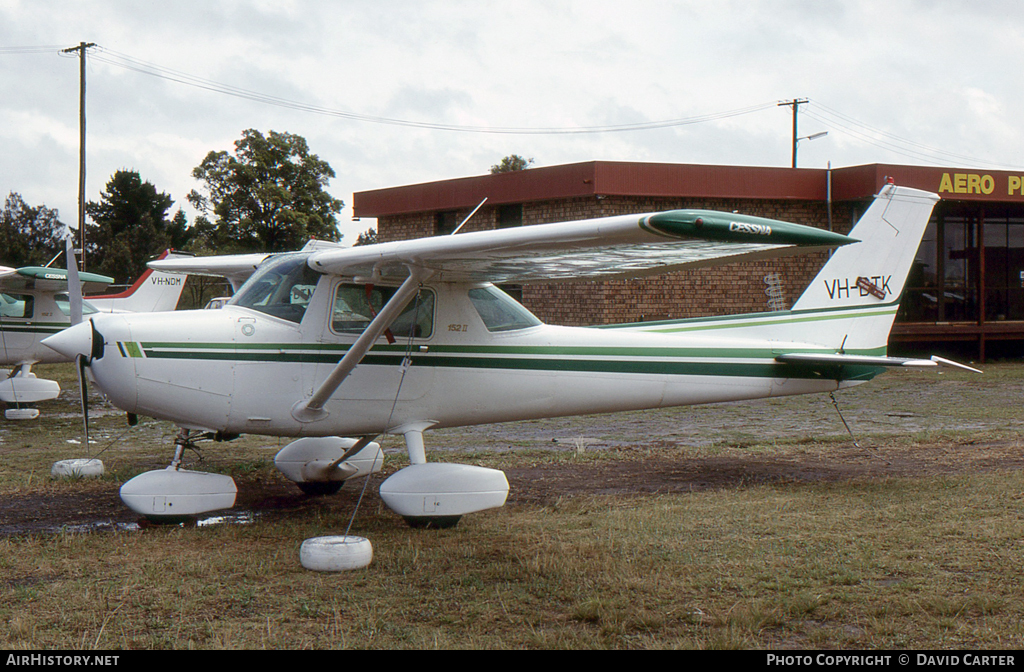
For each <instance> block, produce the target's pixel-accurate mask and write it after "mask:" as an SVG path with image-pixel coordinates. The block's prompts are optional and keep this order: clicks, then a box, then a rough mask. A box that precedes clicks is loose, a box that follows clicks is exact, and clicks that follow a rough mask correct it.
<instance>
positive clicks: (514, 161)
mask: <svg viewBox="0 0 1024 672" xmlns="http://www.w3.org/2000/svg"><path fill="white" fill-rule="evenodd" d="M531 165H533V159H524V158H523V157H521V156H519V155H518V154H511V155H509V156H506V157H505V158H504V159H502V160H501V163H496V164H494V165H493V166H491V175H497V174H498V173H514V172H516V171H519V170H526V169H527V168H529V167H530V166H531Z"/></svg>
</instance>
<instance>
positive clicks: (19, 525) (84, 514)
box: [0, 441, 1024, 536]
mask: <svg viewBox="0 0 1024 672" xmlns="http://www.w3.org/2000/svg"><path fill="white" fill-rule="evenodd" d="M734 452H736V453H739V451H734ZM622 457H623V459H613V458H610V459H601V460H598V461H581V462H579V463H573V462H568V463H566V462H562V463H558V464H543V465H537V466H522V467H512V468H508V469H506V470H505V473H506V475H507V476H508V480H509V484H510V493H509V500H508V501H509V504H512V505H515V504H522V505H545V504H551V503H554V502H555V501H557V500H559V499H563V498H566V497H574V496H580V495H615V496H634V495H649V494H658V493H680V492H697V491H702V490H709V489H720V488H742V487H750V486H756V485H780V484H814V483H829V482H848V481H870V480H880V479H886V478H894V477H914V478H929V477H933V476H938V475H953V474H961V473H962V474H966V473H978V472H985V471H992V470H1021V469H1024V449H1022V447H1021V444H1020V442H1019V441H1004V442H987V443H972V442H961V443H931V444H913V445H910V446H898V447H893V446H885V447H883V448H882V449H880V450H874V449H861V448H856V447H851V448H849V449H832V450H830V452H829V453H828V454H827V455H826V454H823V453H822V452H821V451H816V452H815V451H803V450H800V449H792V450H789V451H783V452H778V453H774V454H772V455H746V454H742V453H740V454H730V455H718V456H709V457H692V456H686V455H685V454H683V453H680V454H679V455H678V456H666V455H664V454H659V453H657V452H655V453H653V454H650V455H631V454H626V453H624V454H623V456H622ZM235 480H236V482H237V484H238V489H239V493H238V500H237V502H236V505H235V509H234V511H236V512H245V513H246V514H247V515H249V516H255V517H260V516H274V515H285V516H290V515H296V516H305V515H310V514H313V513H314V512H316V511H320V512H322V513H323V512H328V511H333V512H341V513H348V512H351V511H352V507H354V506H355V504H356V501H357V500H358V498H359V495H360V493H361V491H362V481H361V480H360V481H355V482H351V483H348V484H346V485H345V487H344V488H343V489H342V490H341V492H340V493H338V494H337V495H332V496H329V497H309V496H306V495H304V494H302V493H301V492H300V491H299V490H298V489H297V488H296V487H295V486H294V485H293V484H291V483H289V482H288V481H286V480H285V479H284V478H283V477H279V476H277V475H274V476H271V477H267V476H262V475H259V476H240V477H236V479H235ZM380 481H381V477H380V476H376V477H374V479H373V481H371V483H370V484H369V486H368V487H367V489H366V493H365V495H364V500H363V506H364V507H366V508H364V509H363V510H364V511H374V510H377V505H378V503H379V496H378V494H377V487H378V486H379V484H380ZM118 488H119V485H118V484H116V483H111V482H106V481H88V480H83V481H79V482H76V483H72V484H63V485H60V486H48V487H46V488H45V489H44V491H42V492H40V491H36V492H32V493H25V494H17V493H15V494H10V495H7V496H4V497H2V498H0V536H8V535H12V534H31V533H47V532H57V531H59V530H60V529H62V528H67V529H74V530H103V529H114V528H118V527H132V526H134V525H137V524H138V523H139V518H138V516H136V515H135V514H134V513H132V512H131V511H130V510H128V509H127V508H126V507H125V506H124V505H123V504H122V503H121V500H120V498H119V497H118Z"/></svg>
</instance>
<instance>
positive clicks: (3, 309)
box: [0, 294, 35, 319]
mask: <svg viewBox="0 0 1024 672" xmlns="http://www.w3.org/2000/svg"><path fill="white" fill-rule="evenodd" d="M34 314H35V297H33V296H32V295H31V294H0V317H15V318H21V319H29V318H31V317H32V316H33V315H34Z"/></svg>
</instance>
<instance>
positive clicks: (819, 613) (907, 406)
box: [0, 364, 1024, 650]
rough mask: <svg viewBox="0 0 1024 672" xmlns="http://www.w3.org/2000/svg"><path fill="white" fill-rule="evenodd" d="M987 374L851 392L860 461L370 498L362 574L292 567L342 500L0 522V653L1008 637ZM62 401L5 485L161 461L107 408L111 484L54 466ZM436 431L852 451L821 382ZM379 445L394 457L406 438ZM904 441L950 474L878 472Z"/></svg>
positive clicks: (1004, 458)
mask: <svg viewBox="0 0 1024 672" xmlns="http://www.w3.org/2000/svg"><path fill="white" fill-rule="evenodd" d="M984 368H985V369H986V373H985V374H984V375H983V376H969V375H966V374H951V375H947V376H943V377H938V378H937V377H935V376H933V375H924V374H910V375H908V376H903V375H892V374H890V375H887V376H884V377H883V378H881V379H879V380H877V381H874V382H873V383H870V384H869V385H866V386H863V387H862V388H857V390H853V391H850V392H844V393H843V394H842V395H838V396H839V399H840V403H841V405H842V408H843V412H844V414H845V416H846V419H847V421H848V422H850V425H851V427H852V428H853V429H854V431H855V432H856V433H857V434H858V440H859V441H860V443H862V444H864V445H865V449H864V450H863V451H859V452H858V453H857V454H858V455H860V457H858V458H857V459H858V460H860V461H870V462H873V463H874V465H875V466H874V469H875V472H873V473H875V475H873V476H871V477H861V476H857V475H856V474H853V472H851V474H853V475H851V477H849V478H844V477H841V476H840V477H831V478H828V479H813V478H812V479H809V480H808V479H804V480H800V479H793V480H792V481H787V480H785V479H782V480H780V481H779V482H758V481H757V480H756V479H752V480H751V481H750V482H748V483H746V484H743V482H742V481H741V482H740V484H736V485H731V486H725V487H706V488H695V489H694V490H693V491H692V492H686V491H679V490H678V489H675V490H670V491H662V492H653V493H647V492H643V491H632V492H631V491H628V489H626V491H624V492H617V493H615V494H605V495H602V494H593V493H592V492H590V491H588V490H586V489H585V488H582V489H580V490H579V491H575V490H573V489H567V490H566V491H565V492H564V494H563V495H562V496H555V497H550V496H549V497H543V498H534V499H530V498H526V499H517V498H516V496H515V495H516V492H515V488H513V493H512V495H510V502H509V504H508V505H507V506H505V507H504V508H502V509H499V510H494V511H489V512H484V513H480V514H475V515H472V516H467V517H466V518H464V519H463V521H462V522H461V523H460V524H459V526H458V527H456V528H455V529H450V530H427V531H424V530H411V529H409V528H407V527H406V526H405V524H404V523H403V522H402V521H401V520H400V519H399V518H398V517H397V516H395V515H394V514H392V513H390V512H389V511H387V510H386V509H385V508H383V507H382V505H381V504H380V500H379V499H378V498H376V497H369V496H368V497H367V501H366V502H365V503H364V504H363V506H362V508H361V509H360V512H359V515H358V516H357V518H356V521H355V524H354V527H353V529H352V533H353V534H358V535H361V536H365V537H367V538H368V539H370V540H371V542H372V544H373V547H374V560H373V563H372V564H371V565H370V566H369V567H368V568H366V569H363V570H356V571H352V572H345V573H329V574H325V573H314V572H310V571H307V570H305V569H303V568H302V567H301V566H300V564H299V560H298V549H299V545H300V544H301V543H302V541H303V540H304V539H306V538H308V537H312V536H319V535H323V534H341V533H342V532H343V531H344V530H345V527H346V526H347V525H348V522H349V516H350V514H351V509H350V507H345V506H335V507H330V506H303V507H300V508H298V509H296V508H288V507H284V508H283V509H282V510H281V511H280V512H278V513H276V514H275V515H264V516H261V517H258V518H257V519H256V520H255V521H254V522H251V523H248V524H219V525H209V526H201V527H200V526H173V527H171V526H163V527H149V528H146V529H142V530H138V529H129V530H110V529H105V530H102V531H91V532H80V531H72V530H71V529H69V528H65V529H62V530H59V531H56V532H47V533H39V532H33V533H12V534H8V535H6V536H3V537H0V648H6V649H19V648H31V649H39V648H58V649H90V648H99V649H111V648H126V649H128V648H131V649H138V648H143V649H154V648H174V649H186V648H246V649H252V648H328V647H330V648H335V647H341V648H694V649H736V648H743V649H753V648H813V649H823V648H867V649H876V648H877V649H882V648H884V649H893V648H900V649H912V648H918V649H920V648H929V649H933V648H968V649H989V650H991V649H1016V648H1020V647H1021V646H1022V645H1024V626H1022V623H1024V593H1022V592H1021V590H1020V564H1021V558H1022V557H1024V517H1022V515H1021V514H1022V506H1024V494H1022V493H1024V472H1022V471H1021V468H1020V466H1019V465H1020V464H1021V461H1020V459H1018V458H1020V457H1021V454H1022V452H1024V450H1022V444H1021V440H1020V437H1021V429H1022V426H1024V423H1022V420H1024V418H1022V417H1021V412H1020V411H1021V402H1022V401H1024V365H1019V364H999V365H992V366H987V367H984ZM46 373H49V372H46ZM57 373H59V374H60V375H65V376H66V375H67V371H66V370H63V369H60V370H58V371H57ZM41 375H44V372H41ZM71 376H72V380H71V381H65V383H64V386H65V387H66V388H67V389H68V390H74V383H73V372H72V374H71ZM72 397H73V395H71V396H69V397H68V398H66V399H62V400H60V403H57V402H55V403H54V405H53V406H52V407H50V408H42V410H43V413H44V416H48V417H42V418H40V419H39V420H37V421H34V422H32V423H21V424H16V423H9V422H8V423H4V424H3V428H2V429H0V440H2V442H0V455H2V464H0V501H2V499H8V500H9V501H13V500H14V499H24V498H26V497H34V496H39V497H41V498H52V499H60V498H62V497H67V496H69V495H71V494H75V493H81V492H83V491H96V492H101V493H107V492H109V493H111V494H110V497H111V499H112V500H113V501H112V506H114V505H117V504H119V503H117V502H116V486H117V484H118V483H119V482H121V481H123V480H124V478H127V477H130V476H131V475H133V474H134V473H138V472H139V471H143V470H145V469H148V468H153V467H154V466H162V465H164V464H166V462H167V460H168V459H169V457H170V448H169V437H170V436H171V435H172V434H173V428H172V427H170V426H167V425H164V424H162V423H155V422H144V423H142V425H141V426H140V427H138V428H134V429H133V430H131V432H129V433H127V434H126V433H125V429H124V427H123V424H124V423H123V420H122V419H121V418H120V417H118V416H117V415H116V414H113V413H110V414H108V415H103V416H102V417H99V418H97V420H96V434H97V436H98V438H99V441H100V444H98V445H100V446H103V447H104V449H105V452H104V454H103V459H104V461H105V462H106V463H107V464H108V469H109V470H110V473H109V474H108V476H106V477H105V478H104V479H103V480H102V481H99V482H84V481H78V482H75V481H57V480H53V479H51V478H50V477H49V475H48V472H49V465H50V464H51V463H52V461H53V460H54V459H61V458H64V457H71V456H82V454H81V450H82V447H81V445H80V444H79V445H76V444H73V443H71V444H69V443H67V442H68V441H73V440H75V438H77V437H79V434H80V422H79V420H78V418H77V416H75V414H74V412H73V410H74V409H73V401H74V400H73V398H72ZM428 441H430V443H428V451H429V450H430V449H432V448H436V447H441V446H443V447H445V448H447V449H448V450H449V451H457V452H459V453H460V454H458V455H457V456H453V455H451V454H445V453H444V452H443V451H442V452H441V454H440V455H438V453H436V452H435V453H433V456H434V457H439V459H458V461H463V462H469V463H476V464H486V465H487V466H496V467H499V468H506V469H510V470H511V469H516V468H519V467H522V466H523V465H524V464H528V465H530V466H533V467H538V468H541V469H548V470H551V473H555V472H556V471H557V470H560V469H577V470H582V469H584V468H594V469H596V468H600V469H602V470H603V473H611V474H614V473H615V469H616V468H619V467H621V468H623V469H625V467H626V466H627V465H635V464H641V465H645V464H654V463H657V464H664V463H665V462H666V461H668V462H671V461H673V460H680V461H681V460H690V461H696V462H698V463H699V461H700V460H701V459H705V458H707V459H712V458H714V459H723V458H725V459H731V458H736V459H740V458H742V457H743V456H749V455H756V456H759V459H762V460H764V462H770V463H774V464H782V465H792V466H793V469H794V473H795V472H796V471H797V470H799V469H800V467H801V466H802V465H805V464H806V463H807V461H808V460H809V459H811V458H813V459H815V460H818V459H824V460H826V461H827V460H830V459H834V460H836V461H838V462H844V463H846V462H848V460H849V453H850V451H851V441H850V439H849V437H847V436H846V430H845V428H844V427H843V426H842V424H841V422H839V420H838V419H837V416H836V415H835V412H834V410H833V409H832V408H831V405H830V403H829V402H828V399H827V397H825V398H824V400H823V399H822V398H821V397H813V398H812V397H796V398H792V399H781V400H771V401H768V402H764V403H758V404H743V405H741V404H730V405H716V406H713V407H711V406H709V407H702V408H695V409H679V410H676V411H672V412H657V413H642V414H621V415H615V416H607V417H592V418H577V419H569V420H553V421H544V422H537V423H517V424H516V425H506V426H500V427H492V428H469V429H462V430H446V431H445V432H437V433H436V434H434V435H431V436H430V437H428ZM271 444H273V445H271ZM108 445H109V447H108ZM231 445H232V448H231V449H230V450H228V449H226V448H224V449H221V448H218V447H211V448H209V450H208V451H207V452H209V453H210V455H209V456H208V459H209V460H210V464H211V465H213V467H214V468H217V469H220V470H224V471H228V472H230V473H232V474H233V475H235V476H236V478H237V479H238V480H239V481H240V482H243V481H244V482H246V483H269V482H275V481H276V479H279V478H280V477H279V476H278V475H277V474H276V472H274V470H273V469H272V467H271V465H270V460H271V459H272V456H273V453H274V451H275V450H276V449H277V440H276V439H275V440H272V441H266V440H262V441H261V440H258V439H257V438H252V437H246V438H243V440H242V442H240V443H238V444H231ZM386 446H387V452H388V453H389V462H394V463H395V466H396V467H397V466H401V463H402V459H403V458H402V455H401V449H400V446H399V444H398V443H397V442H395V441H394V440H393V439H388V443H387V444H386ZM76 451H77V452H76ZM964 455H968V456H970V457H969V458H964V457H962V456H964ZM907 456H917V457H920V461H919V462H915V464H918V463H920V464H940V463H941V467H942V468H939V469H930V470H929V471H928V473H922V474H915V473H907V470H905V469H904V470H895V469H894V470H893V471H892V473H891V474H889V473H888V472H887V471H886V466H885V465H886V464H887V462H891V463H892V464H896V463H897V461H896V458H900V459H903V458H906V457H907ZM655 461H657V462H655ZM208 466H209V465H208ZM878 473H881V475H878ZM538 485H540V484H538ZM352 487H353V486H351V485H350V486H346V490H345V491H343V493H345V492H347V491H349V490H350V488H352ZM349 499H350V500H351V501H354V497H353V496H352V495H351V494H349ZM0 510H3V509H0Z"/></svg>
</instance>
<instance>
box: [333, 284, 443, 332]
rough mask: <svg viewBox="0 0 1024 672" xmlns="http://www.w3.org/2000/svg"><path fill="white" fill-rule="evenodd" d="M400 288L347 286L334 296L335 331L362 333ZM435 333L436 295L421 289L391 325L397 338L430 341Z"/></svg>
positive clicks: (342, 287)
mask: <svg viewBox="0 0 1024 672" xmlns="http://www.w3.org/2000/svg"><path fill="white" fill-rule="evenodd" d="M395 291H396V288H394V287H380V286H369V287H368V286H367V285H356V284H347V283H343V284H341V285H338V290H337V291H336V292H335V294H334V311H333V313H332V318H331V329H333V330H334V331H335V332H337V333H340V334H360V333H362V332H363V330H364V329H366V327H367V326H369V324H370V321H371V320H373V318H374V316H375V315H377V313H378V312H380V309H381V308H383V307H384V304H386V303H387V302H388V300H390V299H391V297H392V295H394V293H395ZM433 331H434V292H432V291H430V290H429V289H421V290H420V291H419V294H418V295H417V296H414V297H413V298H412V299H410V300H409V303H408V304H406V306H405V309H404V310H402V312H401V314H399V316H398V317H397V318H395V321H394V322H392V323H391V333H392V334H393V335H394V336H395V337H397V338H402V337H405V338H409V336H412V337H413V338H429V337H430V336H431V334H432V333H433Z"/></svg>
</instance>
